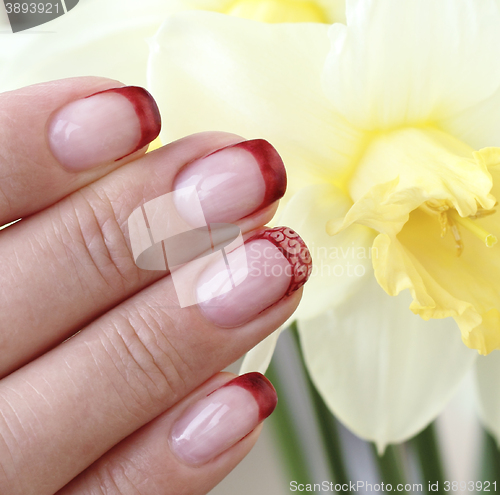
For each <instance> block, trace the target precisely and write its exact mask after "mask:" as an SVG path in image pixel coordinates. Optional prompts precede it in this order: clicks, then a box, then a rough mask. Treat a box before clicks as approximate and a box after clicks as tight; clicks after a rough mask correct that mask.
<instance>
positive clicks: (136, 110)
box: [48, 86, 161, 172]
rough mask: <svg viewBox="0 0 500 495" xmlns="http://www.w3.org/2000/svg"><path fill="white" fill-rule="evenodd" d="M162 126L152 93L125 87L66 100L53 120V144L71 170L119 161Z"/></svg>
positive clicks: (146, 142)
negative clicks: (74, 99) (69, 100)
mask: <svg viewBox="0 0 500 495" xmlns="http://www.w3.org/2000/svg"><path fill="white" fill-rule="evenodd" d="M160 127H161V120H160V113H159V110H158V107H157V106H156V103H155V101H154V99H153V97H152V96H151V95H150V94H149V93H148V92H147V91H146V90H145V89H143V88H139V87H136V86H125V87H121V88H112V89H108V90H106V91H101V92H99V93H95V94H93V95H90V96H87V97H86V98H81V99H79V100H76V101H73V102H71V103H68V104H67V105H65V106H64V107H63V108H61V109H60V110H59V111H58V112H57V113H56V114H55V115H54V116H53V117H52V119H51V121H50V123H49V127H48V140H49V146H50V149H51V150H52V153H53V154H54V156H55V157H56V159H57V160H58V161H59V163H61V164H62V165H63V166H64V167H65V168H67V169H69V170H71V171H75V172H77V171H82V170H86V169H89V168H92V167H95V166H97V165H101V164H104V163H109V162H114V161H118V160H120V159H122V158H124V157H126V156H128V155H130V154H132V153H134V152H136V151H137V150H140V149H141V148H143V147H144V146H146V145H147V144H149V143H150V142H151V141H153V139H155V138H156V137H157V136H158V134H159V132H160Z"/></svg>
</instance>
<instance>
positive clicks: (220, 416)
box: [58, 373, 276, 495]
mask: <svg viewBox="0 0 500 495" xmlns="http://www.w3.org/2000/svg"><path fill="white" fill-rule="evenodd" d="M275 405H276V392H275V390H274V388H273V387H272V385H271V384H270V383H269V382H268V381H267V379H266V378H265V377H264V376H262V375H260V374H259V373H249V374H248V375H243V376H241V377H237V378H234V377H233V376H232V375H229V374H226V373H220V374H218V375H216V376H215V377H214V378H212V379H211V380H209V381H208V382H207V383H205V384H203V385H202V386H201V387H199V388H198V389H197V390H195V391H194V392H193V393H191V394H190V395H189V396H188V397H186V398H185V399H184V400H182V401H181V402H180V403H178V404H176V405H175V406H174V407H173V408H171V409H170V410H169V411H167V412H166V413H165V414H163V415H161V416H160V417H159V418H157V419H155V420H154V421H152V422H151V423H149V424H148V425H146V426H144V427H143V428H141V429H140V430H139V431H137V432H136V433H134V434H133V435H131V436H130V437H128V438H127V439H125V440H124V441H123V442H121V443H120V444H118V445H117V446H116V447H115V448H113V449H112V450H110V451H109V452H108V453H106V454H105V455H104V456H103V457H101V458H100V459H99V460H98V461H97V462H95V463H94V464H93V465H92V466H90V467H89V468H88V469H87V470H85V471H84V472H83V473H82V474H81V475H79V476H78V477H77V478H75V479H74V480H73V481H72V482H71V483H69V485H67V486H66V487H64V488H63V489H62V490H61V491H60V492H59V493H58V495H76V494H78V495H101V494H102V492H103V487H104V490H105V493H106V494H107V495H125V494H129V493H130V494H132V493H142V494H144V495H197V494H200V495H202V494H205V493H208V492H209V491H210V490H211V489H212V488H213V487H214V486H215V485H217V484H218V483H219V482H220V481H221V480H222V479H223V478H225V477H226V476H227V475H228V474H229V472H230V471H231V470H232V469H233V468H234V467H235V466H236V465H237V464H238V463H239V462H240V461H241V460H242V459H243V457H244V456H245V455H246V454H248V452H249V451H250V449H251V448H252V447H253V445H254V443H255V442H256V440H257V437H258V434H259V433H260V430H261V428H260V427H258V425H259V424H260V423H262V421H263V420H264V419H265V418H266V417H268V416H269V415H270V414H271V412H272V411H273V409H274V407H275ZM202 418H203V419H202ZM183 439H187V441H182V440H183Z"/></svg>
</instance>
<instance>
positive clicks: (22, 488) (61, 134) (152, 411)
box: [0, 78, 310, 495]
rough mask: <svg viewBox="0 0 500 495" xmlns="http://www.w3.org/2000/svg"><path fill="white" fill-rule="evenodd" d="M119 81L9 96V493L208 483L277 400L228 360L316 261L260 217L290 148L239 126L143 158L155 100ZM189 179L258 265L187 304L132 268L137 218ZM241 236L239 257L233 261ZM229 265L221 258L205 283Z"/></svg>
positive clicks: (3, 290)
mask: <svg viewBox="0 0 500 495" xmlns="http://www.w3.org/2000/svg"><path fill="white" fill-rule="evenodd" d="M117 87H120V84H119V83H116V82H115V81H110V80H105V79H100V78H77V79H70V80H63V81H55V82H50V83H46V84H41V85H37V86H31V87H28V88H24V89H21V90H18V91H13V92H10V93H4V94H1V95H0V129H1V130H2V132H1V135H0V177H1V181H0V225H3V224H6V223H8V222H11V221H13V220H16V219H18V218H21V217H22V218H23V219H22V220H21V221H20V222H18V223H15V224H13V225H11V226H9V227H7V228H6V229H4V230H2V231H0V254H1V260H2V261H1V264H0V281H1V283H0V314H1V320H0V350H1V354H0V356H1V358H0V378H1V380H0V413H1V414H0V493H1V494H2V495H21V494H22V495H28V494H33V495H45V494H53V493H56V492H57V493H60V494H64V495H73V494H85V495H87V494H88V495H90V494H92V495H93V494H96V495H97V494H107V495H108V494H113V495H115V494H137V493H141V494H145V495H150V494H151V495H155V494H158V495H160V494H161V495H170V494H172V495H173V494H175V495H182V494H203V493H206V492H208V491H209V490H210V489H211V488H212V487H213V486H215V485H216V484H217V483H218V482H219V481H221V480H222V479H223V478H224V477H225V476H226V475H227V474H228V473H229V472H230V471H231V470H232V469H233V468H234V467H235V466H236V465H237V464H238V462H240V461H241V459H242V458H243V457H244V456H245V455H246V454H247V453H248V452H249V451H250V449H251V448H252V446H253V445H254V443H255V441H256V440H257V437H258V435H259V432H260V428H261V427H260V426H259V425H260V424H261V423H262V421H263V420H264V419H265V417H267V416H268V415H269V414H270V413H271V412H272V410H273V409H274V406H275V403H276V394H275V391H274V389H273V388H272V386H271V385H270V384H269V382H267V380H266V379H265V378H264V377H263V376H262V375H260V374H258V373H255V374H248V375H243V377H241V378H236V379H234V376H233V375H230V374H228V373H220V371H221V370H222V369H224V368H225V367H226V366H228V365H229V364H231V363H232V362H234V361H236V360H237V359H238V358H239V357H240V356H242V355H243V354H244V353H245V352H246V351H248V350H249V349H251V348H252V347H253V346H255V345H256V344H257V343H258V342H259V341H260V340H262V339H263V338H265V337H266V336H267V335H269V334H270V333H271V332H272V331H274V330H275V329H276V328H278V327H279V326H280V325H281V324H283V323H284V322H285V321H286V320H287V319H288V318H289V317H290V316H291V314H292V313H293V311H294V309H295V308H296V306H297V304H298V302H299V300H300V297H301V292H302V290H301V286H302V284H303V283H304V282H305V280H306V279H307V276H308V274H309V271H310V258H309V256H308V253H307V250H306V248H304V247H303V245H302V244H301V241H300V238H298V237H294V236H295V234H293V232H290V231H287V230H286V229H281V230H280V229H275V230H273V231H270V230H269V229H263V225H264V224H265V223H266V222H267V221H269V220H270V219H271V217H272V216H273V214H274V212H275V209H276V205H277V200H278V199H279V198H280V197H281V196H282V195H283V193H284V189H285V185H286V179H285V171H284V167H283V164H282V163H281V160H280V159H279V156H278V155H277V153H276V152H275V151H274V149H273V148H272V147H271V146H270V145H269V144H268V143H266V142H264V141H251V142H246V143H243V144H240V145H238V146H234V145H235V144H237V143H241V142H242V138H241V137H238V136H235V135H231V134H225V133H204V134H199V135H194V136H189V137H187V138H185V139H182V140H180V141H177V142H174V143H172V144H169V145H168V146H165V147H163V148H161V149H159V150H156V151H154V152H152V153H148V154H147V155H145V151H146V148H147V145H148V143H149V142H150V141H151V140H152V139H154V137H155V136H156V135H157V133H158V132H159V127H160V122H159V116H158V114H157V109H156V105H155V103H154V102H153V101H152V99H151V97H150V96H149V95H148V94H147V93H146V92H145V91H144V90H141V89H137V88H135V89H121V90H119V91H116V90H112V91H107V90H110V89H113V88H117ZM102 91H105V92H104V93H101V92H102ZM96 93H99V94H96ZM90 95H93V96H90ZM89 96H90V97H89ZM87 97H89V98H87ZM165 118H168V119H171V118H175V117H174V116H169V115H167V116H165ZM249 143H250V144H249ZM186 184H191V185H195V186H196V188H197V191H198V194H199V197H200V201H201V205H202V208H203V212H204V214H205V217H206V220H207V222H209V223H210V222H226V223H233V224H236V225H238V226H239V227H240V228H241V231H242V232H243V235H244V238H246V239H247V243H246V244H245V246H246V255H247V257H248V265H246V266H248V269H249V274H248V276H247V278H245V279H244V280H243V282H242V283H241V284H239V285H236V287H234V288H233V289H232V290H230V291H229V292H227V293H225V294H223V295H219V296H217V297H216V298H215V299H211V300H207V301H205V302H202V303H200V304H198V305H193V306H188V307H184V308H181V307H180V306H179V303H178V302H177V297H176V292H175V287H174V284H173V281H172V277H171V275H170V274H169V272H168V270H167V271H165V270H164V271H147V270H142V269H140V268H138V267H137V265H136V264H135V262H134V257H133V255H132V252H131V249H130V239H129V233H128V225H127V220H128V218H129V217H130V215H131V214H132V212H133V211H134V210H136V209H137V208H139V207H141V205H144V204H145V203H147V202H148V201H151V200H152V199H154V198H157V197H159V196H161V195H164V194H166V193H169V192H171V191H173V190H175V188H176V187H177V188H180V187H183V186H184V185H186ZM179 208H180V209H182V204H181V205H180V206H179ZM180 213H181V215H185V216H189V211H186V212H180ZM150 220H151V219H150ZM287 236H289V237H290V236H291V237H293V239H290V238H287ZM298 248H300V252H298V251H297V249H298ZM294 249H295V251H294ZM244 250H245V247H240V248H237V249H235V250H234V251H233V252H230V253H229V254H227V259H228V260H229V261H228V263H229V265H230V266H232V267H233V268H234V267H236V268H234V269H235V270H237V269H240V268H242V267H241V266H237V265H238V263H241V259H242V258H241V253H242V252H244ZM265 263H267V269H264V268H265V266H264V264H265ZM229 265H228V266H229ZM273 268H276V270H275V271H274V272H273V271H272V269H273ZM221 270H222V271H221ZM225 270H227V268H226V266H225V265H224V266H221V265H220V264H219V265H217V264H216V263H215V264H214V265H212V266H210V267H209V268H207V269H206V270H205V271H204V272H203V273H202V274H201V276H200V278H199V279H197V280H195V285H196V284H197V288H196V294H198V295H200V294H205V295H206V293H207V291H208V292H209V293H210V291H212V290H214V285H215V287H216V286H217V284H218V277H220V276H221V273H223V272H224V273H225ZM235 273H236V272H235V271H233V275H234V274H235ZM69 337H71V338H69ZM68 338H69V339H68ZM233 379H234V381H232V380H233Z"/></svg>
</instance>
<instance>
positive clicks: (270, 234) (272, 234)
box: [246, 227, 312, 296]
mask: <svg viewBox="0 0 500 495" xmlns="http://www.w3.org/2000/svg"><path fill="white" fill-rule="evenodd" d="M254 239H266V240H268V241H270V242H272V243H273V244H274V245H275V246H276V247H277V248H278V249H279V250H280V251H281V253H282V254H283V256H284V257H285V258H286V259H287V260H288V262H289V263H290V265H292V278H291V280H290V285H289V286H288V289H287V291H286V294H285V296H289V295H290V294H292V293H293V292H295V291H296V290H298V289H300V288H301V287H302V286H303V285H304V284H305V283H306V282H307V280H308V278H309V277H310V275H311V272H312V258H311V253H310V252H309V249H308V248H307V246H306V243H305V242H304V241H303V240H302V238H301V237H300V236H299V234H297V232H295V231H294V230H292V229H290V228H289V227H275V228H274V229H265V230H262V231H260V232H258V233H257V234H255V235H254V236H253V237H251V238H250V239H248V240H247V241H246V242H249V241H252V240H254Z"/></svg>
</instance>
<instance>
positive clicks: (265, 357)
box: [239, 326, 285, 375]
mask: <svg viewBox="0 0 500 495" xmlns="http://www.w3.org/2000/svg"><path fill="white" fill-rule="evenodd" d="M282 328H285V326H283V327H282ZM282 328H279V329H278V330H276V331H275V332H273V333H272V334H271V335H269V336H268V337H266V338H265V339H264V340H262V341H261V342H259V343H258V344H257V345H256V346H255V347H254V348H253V349H251V350H250V351H248V352H247V354H246V356H245V358H244V359H243V363H241V368H240V372H239V373H240V375H243V374H244V373H250V372H251V371H258V372H259V373H265V372H266V370H267V368H268V367H269V363H270V362H271V358H272V357H273V353H274V349H275V348H276V344H277V342H278V337H279V336H280V333H281V330H282Z"/></svg>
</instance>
